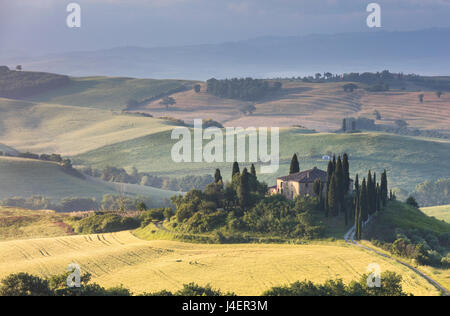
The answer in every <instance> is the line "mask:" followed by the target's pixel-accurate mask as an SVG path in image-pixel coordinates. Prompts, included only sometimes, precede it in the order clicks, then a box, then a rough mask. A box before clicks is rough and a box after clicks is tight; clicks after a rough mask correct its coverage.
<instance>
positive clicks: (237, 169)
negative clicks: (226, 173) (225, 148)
mask: <svg viewBox="0 0 450 316" xmlns="http://www.w3.org/2000/svg"><path fill="white" fill-rule="evenodd" d="M240 173H241V170H240V169H239V164H238V163H237V161H235V162H234V163H233V173H232V174H231V177H232V178H233V177H234V175H236V174H240Z"/></svg>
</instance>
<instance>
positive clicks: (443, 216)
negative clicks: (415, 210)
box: [421, 205, 450, 224]
mask: <svg viewBox="0 0 450 316" xmlns="http://www.w3.org/2000/svg"><path fill="white" fill-rule="evenodd" d="M421 210H422V212H424V213H425V214H427V215H428V216H433V217H436V218H437V219H440V220H443V221H446V222H447V223H449V224H450V205H441V206H433V207H424V208H422V209H421Z"/></svg>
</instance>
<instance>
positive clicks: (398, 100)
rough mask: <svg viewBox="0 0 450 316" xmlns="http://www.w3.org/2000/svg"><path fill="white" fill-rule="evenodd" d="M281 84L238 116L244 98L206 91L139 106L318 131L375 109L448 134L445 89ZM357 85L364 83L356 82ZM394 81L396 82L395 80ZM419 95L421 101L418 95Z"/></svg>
mask: <svg viewBox="0 0 450 316" xmlns="http://www.w3.org/2000/svg"><path fill="white" fill-rule="evenodd" d="M282 82H283V89H282V90H281V91H280V92H277V93H276V94H274V95H272V96H271V97H270V98H266V99H263V100H261V101H258V102H256V103H255V107H256V111H255V112H254V114H253V115H251V116H246V115H243V114H242V113H241V112H240V111H239V110H238V107H239V106H240V105H242V104H245V103H247V102H244V101H238V100H230V99H221V98H218V97H215V96H212V95H210V94H208V93H206V92H205V91H206V85H205V84H203V85H202V92H200V93H195V92H194V91H192V90H189V91H183V92H179V93H175V94H173V95H172V96H173V97H174V98H175V100H176V102H177V104H176V105H175V106H173V107H172V108H171V109H170V110H169V111H167V110H166V109H165V108H164V107H162V106H161V105H160V104H159V102H158V101H154V102H150V103H149V104H147V105H145V106H143V107H140V108H139V111H145V112H148V113H152V114H155V115H158V116H172V117H175V118H180V119H183V120H187V121H192V120H193V119H197V118H203V119H207V118H212V119H214V120H216V121H219V122H221V123H223V125H225V126H241V127H248V126H267V127H270V126H279V127H290V126H294V125H295V126H296V125H301V126H305V127H306V128H309V129H315V130H317V131H321V132H329V131H335V130H338V129H340V128H341V126H342V119H343V118H346V117H355V118H356V117H360V116H363V117H367V118H370V119H376V117H375V115H374V111H375V110H377V111H378V112H379V113H380V114H381V120H376V123H377V124H382V125H395V120H400V119H401V120H404V121H406V122H407V123H408V124H409V127H411V128H417V129H424V130H442V131H444V132H446V133H450V129H449V117H450V106H449V104H450V94H449V93H447V94H445V93H444V94H443V95H442V96H441V98H438V97H437V96H436V94H435V91H431V90H429V89H426V88H424V87H421V86H415V85H413V84H411V83H409V82H406V83H404V87H403V86H402V88H405V90H402V89H400V87H398V89H393V90H391V91H387V92H368V91H366V90H364V89H358V90H356V91H355V92H353V93H348V92H344V90H343V88H342V87H343V86H344V85H345V84H346V83H345V82H339V83H304V82H299V81H287V80H284V81H282ZM357 85H358V86H359V87H362V88H364V87H366V85H364V84H359V83H357ZM397 85H398V83H397ZM422 93H423V94H424V95H425V96H424V103H421V102H420V101H419V94H422Z"/></svg>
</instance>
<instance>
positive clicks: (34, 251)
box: [0, 232, 438, 295]
mask: <svg viewBox="0 0 450 316" xmlns="http://www.w3.org/2000/svg"><path fill="white" fill-rule="evenodd" d="M0 253H1V254H2V255H1V257H0V278H1V277H4V276H6V275H8V274H10V273H15V272H23V271H25V272H28V273H33V274H38V275H42V276H46V275H52V274H58V273H63V272H64V271H65V268H66V267H67V265H69V264H70V263H73V262H74V263H78V264H79V265H80V266H81V269H82V270H83V271H86V272H89V273H91V274H92V275H93V280H94V281H95V282H98V283H99V284H101V285H103V286H106V287H110V286H117V285H120V284H123V285H124V286H125V287H128V288H130V289H131V290H132V291H133V292H134V293H142V292H153V291H158V290H162V289H168V290H175V289H179V288H180V287H181V286H182V285H183V284H186V283H189V282H195V283H198V284H200V285H205V284H208V283H210V284H211V285H213V286H214V287H216V288H220V289H222V290H224V291H233V292H235V293H236V294H239V295H260V294H262V292H263V291H265V290H267V289H269V288H270V287H272V286H276V285H282V284H288V283H291V282H295V281H297V280H305V279H308V280H312V281H315V282H323V281H325V280H326V279H329V278H342V279H343V280H344V281H346V282H349V281H351V280H354V279H359V278H360V276H361V275H362V274H364V273H366V268H367V266H368V265H369V264H370V263H378V264H380V266H381V268H382V270H383V271H386V270H390V271H395V272H398V273H401V274H402V275H403V278H404V280H403V285H404V289H405V290H406V291H408V292H411V293H413V294H416V295H437V294H438V293H437V291H436V290H435V289H434V288H433V287H432V286H431V285H430V284H428V283H427V282H426V281H425V280H424V279H422V278H420V277H419V276H417V275H416V274H414V273H413V272H411V271H409V270H408V269H407V268H405V267H403V266H401V265H399V264H397V263H394V262H393V261H391V260H388V259H386V258H382V257H379V256H377V255H375V254H373V253H370V252H366V251H364V250H361V249H359V248H356V247H353V246H349V245H346V244H344V243H343V242H334V243H314V244H308V245H258V244H248V245H202V244H187V243H181V242H174V241H144V240H141V239H138V238H137V237H135V236H134V235H133V234H132V233H131V232H120V233H113V234H100V235H86V236H65V237H56V238H46V239H31V240H16V241H4V242H0Z"/></svg>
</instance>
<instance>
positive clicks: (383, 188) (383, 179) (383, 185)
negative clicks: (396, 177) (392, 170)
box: [380, 170, 389, 207]
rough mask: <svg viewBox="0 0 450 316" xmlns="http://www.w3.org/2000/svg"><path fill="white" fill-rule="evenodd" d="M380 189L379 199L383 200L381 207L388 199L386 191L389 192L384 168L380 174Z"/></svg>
mask: <svg viewBox="0 0 450 316" xmlns="http://www.w3.org/2000/svg"><path fill="white" fill-rule="evenodd" d="M380 191H381V201H382V202H383V207H385V206H386V202H387V200H388V192H389V191H388V183H387V173H386V170H384V172H383V173H382V174H381V184H380Z"/></svg>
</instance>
